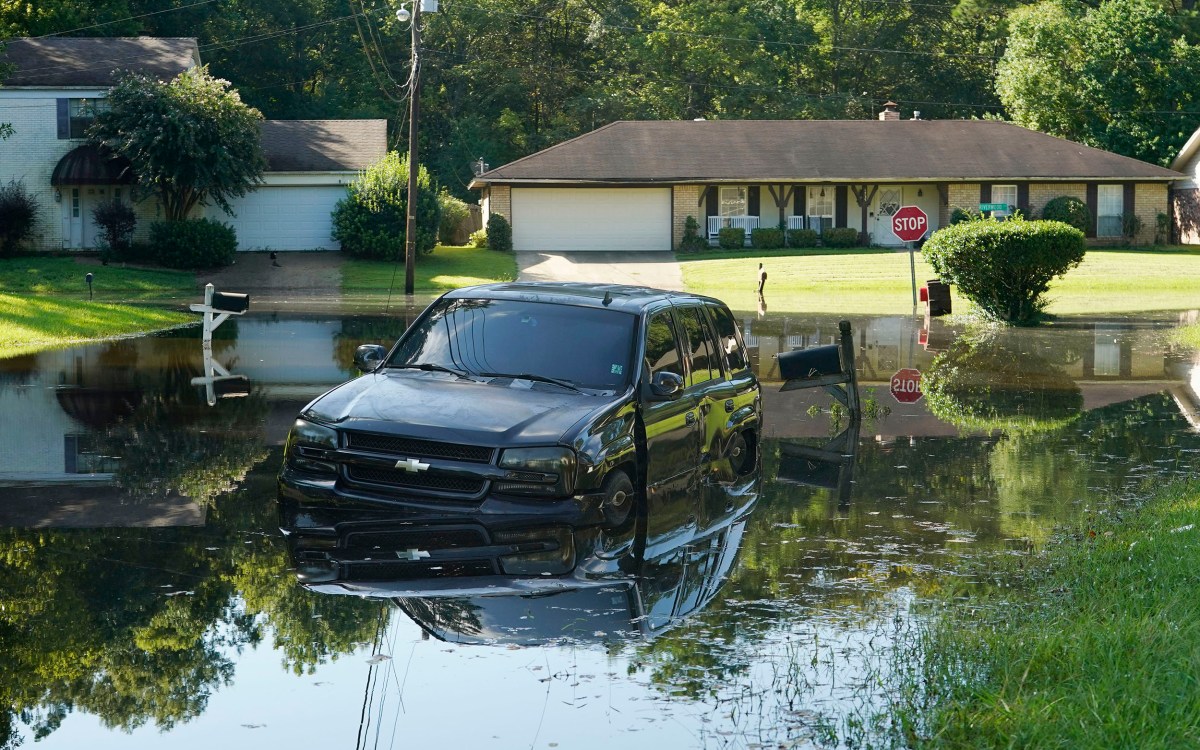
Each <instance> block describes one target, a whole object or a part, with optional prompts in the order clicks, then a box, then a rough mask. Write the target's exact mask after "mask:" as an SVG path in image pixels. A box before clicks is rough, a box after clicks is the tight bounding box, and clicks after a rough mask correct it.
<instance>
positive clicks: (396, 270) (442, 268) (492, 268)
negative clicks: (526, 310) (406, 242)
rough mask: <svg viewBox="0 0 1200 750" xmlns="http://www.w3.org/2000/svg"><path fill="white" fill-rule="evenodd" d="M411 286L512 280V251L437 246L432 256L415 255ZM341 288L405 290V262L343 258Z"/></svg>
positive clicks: (438, 288) (436, 288)
mask: <svg viewBox="0 0 1200 750" xmlns="http://www.w3.org/2000/svg"><path fill="white" fill-rule="evenodd" d="M414 270H415V278H414V282H413V284H414V289H415V291H417V292H444V291H446V290H449V289H457V288H458V287H462V286H471V285H472V284H487V283H489V282H493V281H512V280H513V279H515V278H517V261H516V259H515V258H514V257H513V254H512V253H499V252H494V251H491V250H487V249H482V248H474V247H447V246H443V245H439V246H438V247H437V248H436V249H435V250H434V251H433V253H432V254H431V255H422V256H420V257H418V258H417V264H416V268H415V269H414ZM342 291H343V292H345V293H347V294H356V295H361V294H376V293H379V294H385V293H387V292H388V291H391V292H393V293H396V292H399V293H401V294H403V293H404V262H403V261H400V262H396V263H393V262H391V261H375V260H349V259H348V260H346V262H345V264H344V265H343V266H342Z"/></svg>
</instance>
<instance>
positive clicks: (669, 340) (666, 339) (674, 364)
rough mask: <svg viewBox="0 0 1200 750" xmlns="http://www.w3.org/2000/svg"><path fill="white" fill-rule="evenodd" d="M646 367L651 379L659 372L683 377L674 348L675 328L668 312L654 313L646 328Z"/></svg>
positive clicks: (676, 350)
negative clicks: (648, 369)
mask: <svg viewBox="0 0 1200 750" xmlns="http://www.w3.org/2000/svg"><path fill="white" fill-rule="evenodd" d="M646 366H647V367H648V368H650V377H651V378H652V379H653V378H654V376H655V375H656V374H658V373H660V372H673V373H675V374H676V375H678V376H679V377H681V378H682V377H683V362H682V361H681V360H680V358H679V349H677V348H676V347H675V326H674V325H672V322H671V313H669V312H660V313H655V314H654V315H653V317H651V318H650V325H649V326H647V327H646Z"/></svg>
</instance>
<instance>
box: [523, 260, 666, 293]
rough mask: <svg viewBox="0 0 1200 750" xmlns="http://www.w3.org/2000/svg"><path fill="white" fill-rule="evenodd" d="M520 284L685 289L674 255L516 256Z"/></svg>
mask: <svg viewBox="0 0 1200 750" xmlns="http://www.w3.org/2000/svg"><path fill="white" fill-rule="evenodd" d="M517 268H518V269H519V271H520V276H519V277H518V278H519V279H520V280H521V281H585V282H593V283H614V284H631V285H634V286H648V287H653V288H655V289H671V290H675V291H682V290H683V274H682V272H681V271H680V270H679V264H678V263H677V262H676V261H675V256H674V255H672V254H671V253H642V252H627V253H619V252H613V253H517Z"/></svg>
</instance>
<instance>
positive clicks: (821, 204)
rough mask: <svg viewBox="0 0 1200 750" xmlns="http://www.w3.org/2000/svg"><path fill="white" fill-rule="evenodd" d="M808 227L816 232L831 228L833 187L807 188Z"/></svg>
mask: <svg viewBox="0 0 1200 750" xmlns="http://www.w3.org/2000/svg"><path fill="white" fill-rule="evenodd" d="M808 228H809V229H815V230H816V231H817V234H824V233H825V230H827V229H832V228H833V188H831V187H830V188H825V187H822V188H809V189H808Z"/></svg>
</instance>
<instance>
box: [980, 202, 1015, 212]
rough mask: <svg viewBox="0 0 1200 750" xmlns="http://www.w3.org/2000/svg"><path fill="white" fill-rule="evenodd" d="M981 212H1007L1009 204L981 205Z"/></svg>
mask: <svg viewBox="0 0 1200 750" xmlns="http://www.w3.org/2000/svg"><path fill="white" fill-rule="evenodd" d="M979 210H980V211H1007V210H1008V204H1007V203H980V204H979Z"/></svg>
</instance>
